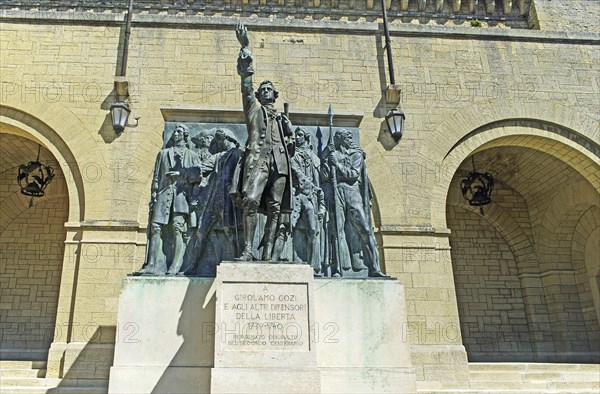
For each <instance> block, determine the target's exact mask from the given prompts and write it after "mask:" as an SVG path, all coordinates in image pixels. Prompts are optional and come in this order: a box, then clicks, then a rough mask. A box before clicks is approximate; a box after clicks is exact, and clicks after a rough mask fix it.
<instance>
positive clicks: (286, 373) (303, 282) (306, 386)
mask: <svg viewBox="0 0 600 394" xmlns="http://www.w3.org/2000/svg"><path fill="white" fill-rule="evenodd" d="M313 282H314V279H313V270H312V268H311V267H309V266H308V265H306V264H284V263H281V264H270V263H242V262H223V263H221V265H220V266H219V267H218V268H217V278H216V284H217V302H216V328H217V329H216V330H215V331H216V332H215V367H214V368H213V370H212V373H211V392H212V393H231V392H243V393H306V392H310V393H319V392H320V391H321V375H320V372H319V369H318V368H317V353H316V346H317V343H316V341H315V340H314V333H312V332H311V326H312V323H313V322H314V319H315V318H314V309H313V308H311V306H312V305H313V303H314V299H313Z"/></svg>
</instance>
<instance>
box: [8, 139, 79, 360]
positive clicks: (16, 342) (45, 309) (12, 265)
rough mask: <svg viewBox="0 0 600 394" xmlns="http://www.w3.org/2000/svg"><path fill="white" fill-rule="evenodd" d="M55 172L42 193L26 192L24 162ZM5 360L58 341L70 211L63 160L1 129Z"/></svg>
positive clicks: (30, 355) (32, 354) (29, 355)
mask: <svg viewBox="0 0 600 394" xmlns="http://www.w3.org/2000/svg"><path fill="white" fill-rule="evenodd" d="M38 147H41V149H40V162H42V163H44V164H47V165H49V166H51V167H52V168H53V169H54V171H55V176H54V179H53V180H52V182H51V183H50V184H49V185H48V187H47V188H46V190H45V192H46V193H45V195H44V196H43V197H38V198H35V199H34V201H33V205H32V206H31V207H30V206H29V202H30V198H29V197H27V196H25V195H22V194H21V192H20V187H19V184H18V183H17V172H18V168H19V165H20V164H26V163H27V162H29V161H34V160H35V159H36V158H37V154H38ZM0 201H1V205H0V207H1V208H0V210H1V214H0V249H1V250H2V253H1V254H0V256H1V257H0V299H1V300H2V301H1V302H0V333H1V335H0V359H10V360H45V359H46V358H47V354H48V349H49V347H50V344H51V343H52V341H53V338H54V333H55V324H56V314H57V307H58V299H59V290H60V282H61V274H62V263H63V256H64V248H65V238H66V230H65V222H67V220H68V216H69V193H68V190H67V182H66V180H65V176H64V174H63V172H62V169H61V166H60V163H59V161H58V160H57V159H56V158H55V157H54V156H53V155H52V153H51V152H50V151H49V150H48V149H47V148H46V147H44V146H43V145H42V144H41V142H40V141H37V140H36V139H35V138H34V137H30V138H24V137H23V136H18V135H15V134H6V133H0Z"/></svg>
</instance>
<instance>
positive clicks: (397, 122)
mask: <svg viewBox="0 0 600 394" xmlns="http://www.w3.org/2000/svg"><path fill="white" fill-rule="evenodd" d="M405 119H406V116H405V115H404V112H403V111H401V110H398V109H396V108H392V109H391V110H390V111H389V112H388V113H387V115H385V123H386V124H387V127H388V130H389V131H390V135H391V136H392V138H393V139H394V141H396V143H398V142H399V141H400V139H401V138H402V133H403V131H404V120H405Z"/></svg>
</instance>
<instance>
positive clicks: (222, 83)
mask: <svg viewBox="0 0 600 394" xmlns="http://www.w3.org/2000/svg"><path fill="white" fill-rule="evenodd" d="M429 3H431V2H429ZM464 3H465V2H463V4H464ZM479 3H480V4H481V3H483V2H479ZM513 3H515V2H513ZM410 4H414V3H413V2H411V3H410ZM411 7H412V5H411ZM288 16H289V18H287V17H285V14H279V16H278V17H273V18H270V17H269V16H265V15H262V14H261V15H248V14H247V13H244V12H243V11H242V10H237V11H236V10H234V11H231V12H230V13H229V14H227V15H224V14H219V15H216V14H210V15H188V14H187V13H172V12H168V10H167V11H164V12H155V13H150V12H148V13H142V12H140V13H136V14H135V15H134V25H133V30H132V34H131V37H130V43H129V60H128V68H127V78H128V80H129V83H130V92H131V97H130V103H131V106H132V110H133V112H132V116H140V117H141V119H140V123H139V126H138V127H136V128H126V129H125V131H124V132H123V133H122V134H120V135H116V134H115V133H114V131H113V130H112V127H111V124H110V114H109V108H110V105H111V103H113V102H114V100H115V92H114V91H113V81H114V77H115V73H116V71H117V70H118V69H119V66H120V64H121V63H120V62H121V57H120V56H121V55H120V49H121V48H122V42H123V15H122V14H121V13H108V12H107V13H99V12H97V13H96V12H80V10H73V11H70V12H68V13H64V14H63V13H61V12H60V11H51V10H45V11H35V12H28V11H25V10H18V9H17V10H12V11H11V10H7V9H3V10H2V20H1V22H2V27H1V28H2V38H3V39H2V40H0V51H1V52H2V54H3V61H2V62H0V79H1V81H0V82H1V83H2V84H1V88H2V90H1V92H0V93H1V95H0V107H1V108H0V109H2V110H4V109H5V108H8V109H7V110H6V112H2V115H3V118H2V119H3V120H4V119H5V118H11V119H17V120H21V121H22V120H23V119H33V120H32V121H31V124H35V125H36V127H37V128H39V129H40V130H42V129H44V127H46V128H48V129H52V130H54V132H55V138H54V139H49V141H50V143H52V144H53V145H55V146H56V147H57V148H56V149H57V150H61V151H62V152H68V155H66V153H65V155H66V157H71V158H72V160H71V161H69V162H68V163H63V165H65V166H66V167H68V168H69V169H72V170H73V172H74V173H76V174H80V175H78V176H79V178H78V176H75V177H72V178H71V177H67V178H66V180H65V181H66V182H67V185H68V187H69V193H73V192H72V190H75V191H76V192H74V193H75V194H77V195H78V196H79V197H80V199H81V200H80V204H79V208H80V211H78V212H75V213H72V212H71V211H70V214H69V223H67V246H66V252H65V257H64V261H63V276H62V281H61V300H60V304H59V307H58V312H57V322H58V323H57V324H69V322H74V324H77V326H74V327H72V329H71V330H70V331H69V332H64V333H60V334H59V335H57V336H56V338H55V344H54V345H53V349H51V353H52V352H54V353H52V354H55V356H52V357H54V358H53V360H54V361H56V360H60V359H61V357H63V356H64V352H65V351H67V352H70V353H69V354H68V356H67V357H66V358H65V360H67V361H68V362H67V364H65V369H64V370H63V372H61V371H60V370H59V368H58V367H57V365H58V363H55V362H54V361H52V362H50V364H49V373H53V374H56V376H58V374H60V373H67V372H68V370H69V369H70V368H71V365H77V364H78V360H80V361H82V362H85V363H88V362H89V360H90V359H91V358H95V359H97V360H100V359H102V360H111V356H112V349H111V346H110V344H111V343H113V342H114V341H115V338H117V340H118V337H119V333H120V332H121V330H123V327H116V308H117V300H118V296H119V291H120V283H121V279H122V278H123V277H124V276H125V275H126V274H127V273H130V272H133V271H135V270H136V269H138V268H139V267H140V266H141V264H142V261H143V255H144V249H145V240H146V225H147V221H148V217H147V207H148V200H149V197H150V195H149V189H150V180H151V173H152V170H153V167H154V160H155V158H156V153H157V152H158V150H159V149H160V147H161V143H162V130H163V125H164V119H163V115H162V113H161V109H165V108H170V107H179V108H181V107H183V108H188V109H189V108H192V109H193V108H204V109H207V108H208V109H209V110H212V111H220V110H222V109H235V110H239V109H240V108H241V103H240V98H239V77H238V76H237V75H236V70H235V61H236V56H237V52H238V49H239V48H238V47H239V45H238V43H237V41H236V40H235V34H234V25H235V23H237V22H238V21H239V20H242V21H244V22H246V23H247V24H248V26H249V31H250V38H251V40H252V46H253V52H254V55H255V58H256V64H255V66H256V79H257V81H258V80H262V79H266V78H269V79H271V80H272V81H273V82H274V83H275V84H276V86H278V88H279V90H280V91H281V94H282V95H281V99H280V100H279V102H278V104H279V105H280V107H281V104H282V103H283V102H284V101H287V102H289V103H290V110H291V113H292V120H293V114H294V112H296V111H298V112H300V111H306V112H311V111H312V112H319V113H322V114H324V113H326V111H327V107H328V105H329V103H332V104H333V110H334V114H335V113H342V112H345V113H352V114H359V115H363V120H362V123H361V125H360V138H361V144H362V147H363V148H364V150H365V152H366V155H367V166H368V169H369V174H370V178H371V182H372V188H373V192H374V195H375V198H374V204H375V205H376V206H375V209H374V212H375V221H374V223H375V225H376V227H377V228H376V231H377V237H378V241H379V246H380V248H381V250H382V258H383V265H384V267H385V270H386V272H387V273H388V274H390V275H392V276H397V277H398V278H399V279H400V280H401V281H402V283H403V284H404V285H405V287H406V301H407V314H408V323H407V325H408V326H407V330H406V332H407V338H406V339H407V340H408V341H410V342H411V345H412V349H413V361H414V365H415V368H416V370H417V374H418V375H417V376H418V378H419V379H420V380H432V381H433V380H438V379H443V378H448V379H453V378H457V376H458V378H459V379H461V378H464V379H466V376H467V370H466V363H465V362H466V358H465V352H464V348H463V347H462V341H461V335H460V321H459V313H458V310H459V309H458V305H457V296H456V295H457V289H456V288H455V285H454V282H453V265H452V258H451V252H450V245H449V238H448V237H449V236H448V234H449V230H448V228H447V227H448V226H447V225H446V218H445V212H446V211H445V207H446V197H447V191H448V189H447V187H445V188H444V190H443V191H442V192H439V190H438V187H439V185H446V186H447V185H448V183H449V182H450V181H449V180H450V179H452V177H453V175H454V172H455V169H456V167H458V165H459V164H460V162H461V161H462V160H463V159H464V157H466V156H467V155H468V152H467V154H465V156H464V157H463V158H461V159H460V160H458V163H456V164H452V165H450V166H446V162H445V161H444V160H445V158H446V156H447V155H448V154H449V152H451V151H452V150H453V148H454V147H455V146H456V145H458V144H460V143H461V142H462V141H463V140H464V139H466V138H467V136H469V137H470V136H471V134H469V133H472V132H473V133H476V134H477V133H479V134H478V135H487V134H492V135H494V138H500V137H502V136H503V135H504V134H503V133H512V132H513V131H512V129H511V127H512V126H513V124H512V123H507V124H504V123H503V124H501V126H500V127H498V128H497V129H493V130H491V131H490V128H488V129H486V128H484V126H486V125H489V124H496V122H503V121H506V122H512V121H513V120H514V119H535V120H536V121H540V120H543V121H544V122H545V123H543V125H542V126H539V124H536V125H533V123H532V125H529V126H528V128H527V130H526V132H522V131H519V133H521V134H523V133H525V134H527V133H529V134H532V133H534V132H540V133H541V132H544V133H546V134H544V135H545V136H547V137H548V138H557V139H559V138H563V135H562V134H560V133H563V132H565V131H564V130H566V129H568V130H574V131H576V134H577V136H578V138H580V139H581V140H583V141H587V142H588V143H589V141H594V140H595V137H597V135H598V134H597V133H598V131H597V130H598V128H597V123H598V119H600V114H598V112H597V75H596V74H597V73H595V71H594V66H595V64H596V62H597V59H598V53H599V52H598V42H599V41H598V39H597V38H594V36H590V35H585V34H580V33H578V32H569V34H559V33H548V32H536V31H529V30H517V29H513V30H509V29H474V28H470V27H456V26H437V27H431V26H422V25H414V26H413V25H412V24H410V23H405V24H402V23H394V24H393V26H392V28H391V33H392V49H393V56H394V61H395V68H396V76H397V81H398V83H399V84H400V85H401V87H402V89H403V91H402V99H401V106H402V108H403V109H404V111H405V112H406V114H407V116H408V118H407V123H406V130H405V136H404V137H403V140H402V141H401V143H400V144H398V145H395V144H394V143H393V141H392V140H391V138H390V137H389V136H388V135H387V134H386V132H385V131H384V127H383V121H384V119H383V117H384V116H385V113H386V112H387V110H389V108H390V105H387V104H386V103H385V100H384V98H383V96H384V95H383V93H382V91H383V90H384V89H385V87H386V85H387V84H388V80H387V78H388V74H387V69H386V67H387V63H386V57H385V51H384V49H383V43H382V41H383V40H382V38H381V29H380V26H379V23H378V20H377V18H370V19H369V18H365V19H361V18H357V19H352V18H348V19H343V18H341V19H340V20H335V18H334V19H332V20H330V19H326V20H325V19H324V20H321V19H319V20H300V19H299V18H298V19H295V18H293V17H292V15H288ZM32 22H35V23H32ZM5 59H6V60H5ZM35 120H38V123H35ZM538 123H539V122H538ZM550 124H552V125H563V126H564V128H561V129H558V128H557V127H554V128H553V127H551V126H549V125H550ZM540 130H542V131H540ZM557 130H558V131H557ZM486 133H487V134H486ZM564 139H565V140H566V139H567V138H564ZM561 141H563V140H561ZM565 143H567V142H565ZM572 143H573V144H577V142H572ZM542 145H543V144H542V143H541V142H540V146H542ZM476 148H477V146H474V147H473V148H472V149H473V150H474V149H476ZM544 149H545V148H544ZM583 156H585V155H583ZM69 160H70V159H69ZM586 160H587V159H586ZM577 161H578V162H577V163H575V161H573V166H577V165H580V166H581V167H582V168H583V169H584V167H585V166H587V165H588V164H587V163H588V162H587V161H585V160H583V159H581V160H579V157H578V158H577ZM567 162H568V161H567ZM569 163H571V162H569ZM453 166H454V167H453ZM592 167H593V166H592ZM587 171H589V172H590V173H591V172H593V171H592V170H590V169H588V170H587ZM590 177H591V175H590ZM586 179H587V178H586ZM78 182H79V183H78ZM506 197H507V198H506V199H505V200H506V202H507V204H508V197H510V196H508V195H507V196H506ZM542 197H543V196H542ZM540 198H541V197H540ZM72 201H73V200H72ZM71 208H72V207H71ZM541 208H542V207H541V206H540V209H539V210H538V209H537V208H535V207H534V209H533V211H532V210H530V212H529V215H530V217H531V219H530V220H529V221H528V220H527V219H526V218H525V217H520V216H517V217H514V218H513V220H514V221H515V222H516V223H517V224H518V225H519V226H520V227H522V228H524V229H527V231H526V232H529V230H528V228H532V227H534V226H536V225H537V223H538V222H537V221H536V220H537V219H535V218H537V217H538V216H536V215H537V213H536V214H535V215H534V212H540V213H539V214H540V215H541V214H542V213H541V212H545V209H541ZM509 209H512V208H509V206H508V205H506V210H509ZM528 222H529V224H528ZM451 227H452V226H450V229H452V228H451ZM592 230H593V229H592ZM592 230H590V231H592ZM531 232H532V234H534V235H535V233H534V231H533V230H531ZM534 235H532V236H531V237H533V236H534ZM511 251H512V252H513V255H515V254H516V255H519V256H521V255H524V256H530V255H531V253H533V252H528V253H529V254H527V253H525V252H524V251H520V252H519V253H515V251H514V250H511ZM525 261H529V260H525ZM531 261H534V260H531ZM63 289H64V292H63ZM523 291H524V297H525V299H526V300H527V299H536V301H531V302H526V305H529V304H531V305H539V304H541V303H542V301H541V300H543V299H545V294H544V293H543V289H542V288H541V287H538V286H531V287H529V288H528V289H527V290H523ZM590 293H593V292H590ZM537 299H539V300H537ZM61 305H62V306H61ZM586 305H588V309H589V303H587V304H586ZM534 309H535V308H530V309H527V313H528V315H530V316H531V315H534V314H535V313H536V311H535V310H534ZM540 315H542V314H540ZM546 315H547V314H546ZM541 319H542V318H541V317H540V318H539V319H538V320H534V323H533V327H536V326H535V325H536V324H537V325H539V326H543V325H546V324H547V322H545V321H543V320H541ZM531 335H533V336H536V338H537V337H541V339H539V338H538V340H539V341H542V342H543V341H546V340H548V339H547V338H546V337H545V331H544V330H543V329H542V328H540V327H537V328H535V329H532V330H531ZM549 341H550V342H552V340H551V339H550V340H549ZM69 349H70V350H69ZM99 354H102V355H103V356H102V357H101V356H100V355H99ZM89 355H93V356H89ZM107 362H110V361H107ZM79 365H83V364H81V363H79ZM88 366H89V365H88ZM86 368H87V366H86ZM441 369H444V371H445V372H446V373H444V374H440V370H441ZM107 371H108V369H107V367H106V365H104V367H103V368H96V369H94V372H93V376H94V377H95V378H101V377H102V376H108V375H107ZM73 375H74V376H79V375H77V374H76V373H75V372H73ZM440 375H443V376H440Z"/></svg>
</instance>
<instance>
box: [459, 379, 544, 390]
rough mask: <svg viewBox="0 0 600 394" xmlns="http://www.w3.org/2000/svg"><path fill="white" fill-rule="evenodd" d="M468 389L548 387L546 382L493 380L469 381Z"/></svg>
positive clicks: (539, 388)
mask: <svg viewBox="0 0 600 394" xmlns="http://www.w3.org/2000/svg"><path fill="white" fill-rule="evenodd" d="M468 387H469V388H470V389H474V390H521V391H523V390H525V391H528V392H533V391H545V390H547V389H548V383H547V382H515V381H513V382H506V381H503V382H499V381H494V380H481V381H470V382H469V386H468Z"/></svg>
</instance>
